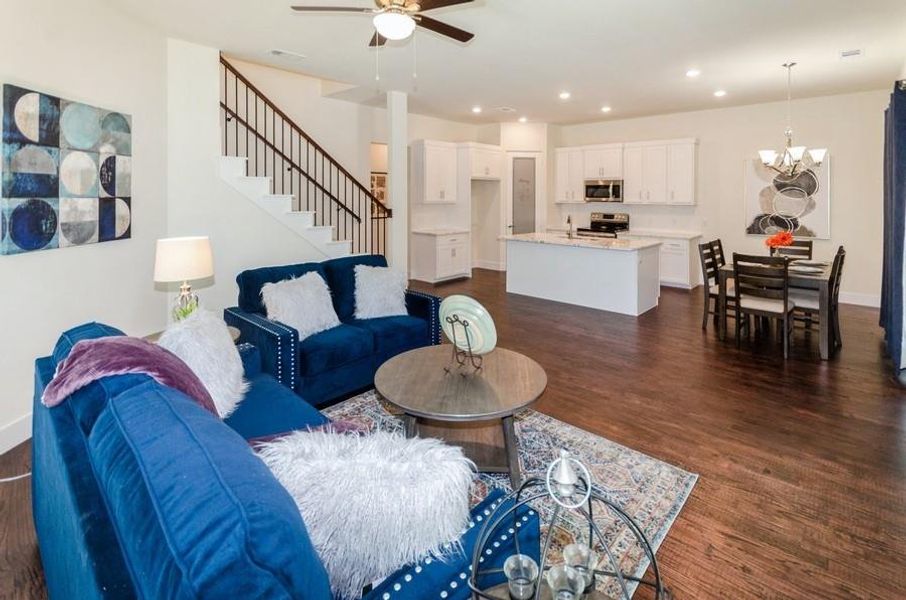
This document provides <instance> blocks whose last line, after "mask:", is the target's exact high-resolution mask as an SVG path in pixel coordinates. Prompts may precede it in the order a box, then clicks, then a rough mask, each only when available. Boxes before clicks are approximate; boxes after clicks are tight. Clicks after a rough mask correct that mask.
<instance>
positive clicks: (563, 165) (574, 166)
mask: <svg viewBox="0 0 906 600" xmlns="http://www.w3.org/2000/svg"><path fill="white" fill-rule="evenodd" d="M554 162H555V163H556V165H555V169H556V181H555V186H554V187H555V192H554V193H555V195H554V202H556V203H558V204H571V203H573V202H585V183H584V179H585V178H584V176H583V175H584V171H583V169H584V155H583V152H582V149H581V148H557V149H556V151H555V152H554Z"/></svg>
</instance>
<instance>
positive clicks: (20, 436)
mask: <svg viewBox="0 0 906 600" xmlns="http://www.w3.org/2000/svg"><path fill="white" fill-rule="evenodd" d="M30 437H31V413H28V414H25V415H22V416H21V417H19V418H18V419H16V420H15V421H12V422H10V423H7V424H6V425H4V426H3V427H0V454H6V453H7V452H8V451H10V450H12V449H13V448H15V447H16V446H18V445H19V444H21V443H22V442H24V441H25V440H27V439H28V438H30Z"/></svg>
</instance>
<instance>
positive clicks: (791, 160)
mask: <svg viewBox="0 0 906 600" xmlns="http://www.w3.org/2000/svg"><path fill="white" fill-rule="evenodd" d="M795 66H796V63H794V62H788V63H784V65H783V68H784V69H786V111H787V112H786V119H787V121H786V123H787V124H786V130H784V132H783V135H784V136H785V137H786V146H785V147H784V148H783V150H781V151H780V152H776V151H774V150H760V151H759V152H758V157H759V158H760V159H761V164H763V165H764V166H765V167H767V168H769V169H771V170H773V171H776V172H777V173H779V174H781V175H784V176H786V177H790V178H792V177H795V176H796V175H798V174H800V173H802V172H803V171H805V170H807V169H811V168H814V167H820V166H821V163H822V162H824V157H825V156H826V155H827V148H811V149H809V148H807V147H806V146H794V145H793V67H795Z"/></svg>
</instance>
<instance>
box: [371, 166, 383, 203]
mask: <svg viewBox="0 0 906 600" xmlns="http://www.w3.org/2000/svg"><path fill="white" fill-rule="evenodd" d="M371 193H372V194H373V195H374V197H375V198H377V199H378V200H380V201H381V203H382V204H386V203H387V202H386V200H387V173H385V172H382V171H372V172H371Z"/></svg>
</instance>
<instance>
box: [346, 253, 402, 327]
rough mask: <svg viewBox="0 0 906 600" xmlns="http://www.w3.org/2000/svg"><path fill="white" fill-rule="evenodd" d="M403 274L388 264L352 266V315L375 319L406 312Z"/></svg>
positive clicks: (358, 317) (359, 317)
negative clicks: (353, 272) (353, 282)
mask: <svg viewBox="0 0 906 600" xmlns="http://www.w3.org/2000/svg"><path fill="white" fill-rule="evenodd" d="M407 283H408V282H407V281H406V274H405V273H403V272H402V271H397V270H396V269H391V268H390V267H369V266H367V265H356V267H355V318H356V319H374V318H377V317H395V316H397V315H405V314H408V312H407V311H406V285H407Z"/></svg>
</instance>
